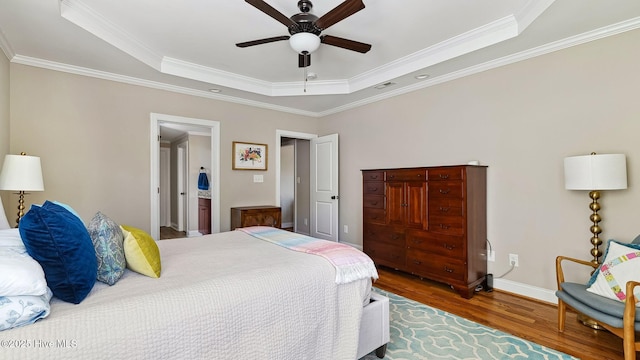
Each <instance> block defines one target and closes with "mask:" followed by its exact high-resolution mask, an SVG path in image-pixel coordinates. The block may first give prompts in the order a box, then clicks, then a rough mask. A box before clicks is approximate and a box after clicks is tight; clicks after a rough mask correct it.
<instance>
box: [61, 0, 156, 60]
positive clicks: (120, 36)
mask: <svg viewBox="0 0 640 360" xmlns="http://www.w3.org/2000/svg"><path fill="white" fill-rule="evenodd" d="M60 16H62V17H63V18H65V19H67V20H68V21H70V22H71V23H73V24H76V25H78V26H79V27H80V28H82V29H84V30H86V31H88V32H89V33H91V34H93V35H95V36H97V37H98V38H100V39H102V40H104V41H106V42H107V43H108V44H111V45H113V46H115V47H116V48H118V49H120V50H122V51H124V52H125V53H127V54H129V55H131V56H133V57H134V58H136V59H138V60H140V61H142V62H143V63H145V64H147V65H148V66H150V67H152V68H154V69H156V70H158V71H160V68H161V62H162V56H160V55H159V54H158V53H157V52H156V51H154V50H153V49H151V48H149V47H148V46H146V45H145V44H143V43H142V42H140V41H138V40H137V39H135V38H134V37H133V36H131V35H130V34H128V33H127V32H126V31H124V30H122V29H120V28H119V27H117V26H116V25H115V24H113V23H112V22H111V21H109V20H108V19H107V18H105V17H104V16H102V15H101V14H99V13H98V12H96V11H94V10H93V9H91V8H90V7H88V6H86V5H85V4H83V3H82V1H79V0H62V1H60Z"/></svg>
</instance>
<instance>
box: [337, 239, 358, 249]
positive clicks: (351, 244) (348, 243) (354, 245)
mask: <svg viewBox="0 0 640 360" xmlns="http://www.w3.org/2000/svg"><path fill="white" fill-rule="evenodd" d="M338 242H339V243H342V244H345V245H349V246H352V247H354V248H356V249H358V250H360V251H362V245H358V244H353V243H350V242H346V241H340V240H339V239H338Z"/></svg>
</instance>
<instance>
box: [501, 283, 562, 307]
mask: <svg viewBox="0 0 640 360" xmlns="http://www.w3.org/2000/svg"><path fill="white" fill-rule="evenodd" d="M493 288H494V289H499V290H502V291H507V292H510V293H514V294H517V295H520V296H526V297H528V298H532V299H536V300H540V301H543V302H546V303H550V304H553V305H557V304H558V298H557V297H556V292H555V291H554V290H549V289H544V288H541V287H537V286H532V285H527V284H523V283H519V282H515V281H511V280H505V279H495V280H493Z"/></svg>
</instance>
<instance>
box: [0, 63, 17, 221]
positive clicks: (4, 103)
mask: <svg viewBox="0 0 640 360" xmlns="http://www.w3.org/2000/svg"><path fill="white" fill-rule="evenodd" d="M8 153H9V60H8V59H7V58H6V56H4V53H3V52H1V51H0V169H1V166H2V163H3V162H4V156H5V155H6V154H8ZM5 192H6V191H0V193H2V194H0V196H1V198H2V202H3V203H5V204H6V203H8V202H9V195H8V194H4V193H5ZM5 208H9V207H5ZM16 211H17V209H16ZM6 213H7V214H13V213H14V212H13V211H6ZM12 217H13V216H9V223H10V224H11V223H12V221H13V220H12Z"/></svg>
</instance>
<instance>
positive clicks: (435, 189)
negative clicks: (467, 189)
mask: <svg viewBox="0 0 640 360" xmlns="http://www.w3.org/2000/svg"><path fill="white" fill-rule="evenodd" d="M462 185H463V183H462V182H461V181H434V182H430V183H429V199H432V198H447V199H462V193H463V192H462Z"/></svg>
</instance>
